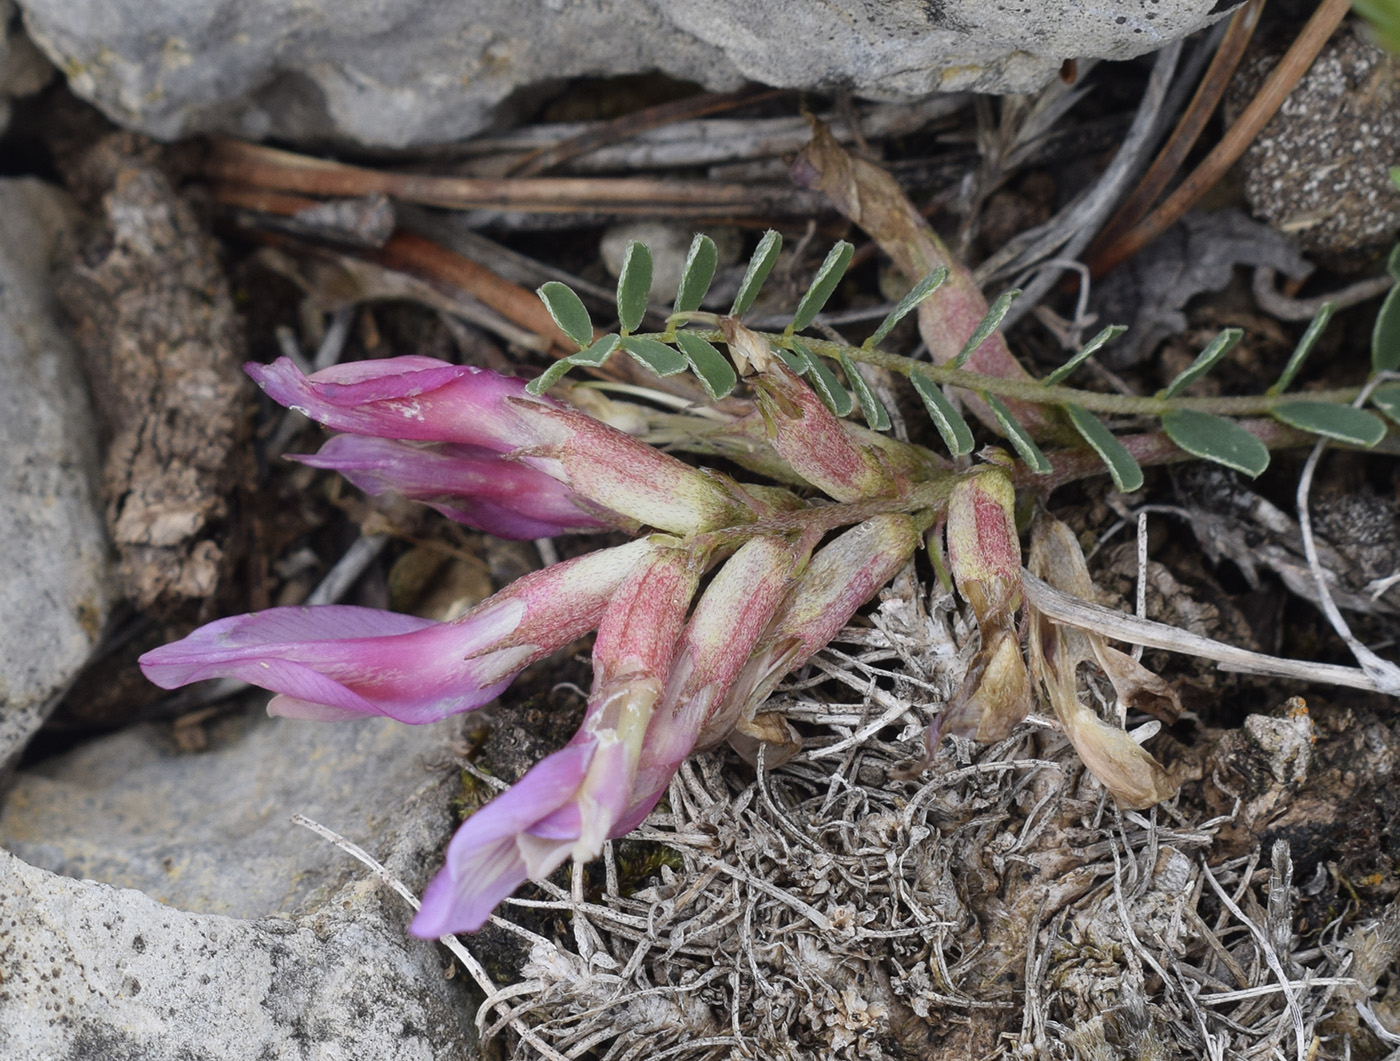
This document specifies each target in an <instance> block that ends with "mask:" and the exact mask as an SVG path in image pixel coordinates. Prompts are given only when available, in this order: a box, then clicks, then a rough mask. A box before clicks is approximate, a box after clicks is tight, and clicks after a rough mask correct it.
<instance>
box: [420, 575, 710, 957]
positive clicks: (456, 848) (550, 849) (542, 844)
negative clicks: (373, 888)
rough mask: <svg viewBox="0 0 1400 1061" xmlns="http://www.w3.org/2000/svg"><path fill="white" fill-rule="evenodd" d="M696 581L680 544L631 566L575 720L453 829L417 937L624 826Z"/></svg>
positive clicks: (440, 931) (477, 918) (485, 906)
mask: <svg viewBox="0 0 1400 1061" xmlns="http://www.w3.org/2000/svg"><path fill="white" fill-rule="evenodd" d="M699 574H700V569H699V563H698V562H697V561H696V560H695V558H693V557H692V556H691V555H689V554H688V553H686V552H684V551H682V550H678V549H666V548H659V549H658V550H657V552H656V553H654V554H653V556H652V557H651V559H650V560H649V562H646V563H642V564H639V565H637V566H636V567H635V568H633V570H632V573H631V575H630V576H629V577H628V579H627V581H626V582H625V584H624V585H623V586H622V587H621V588H620V589H618V591H617V593H616V594H615V596H614V597H613V600H612V601H611V603H609V605H608V607H607V610H606V612H605V613H604V615H603V618H602V622H601V625H600V626H599V628H598V639H597V641H596V642H595V644H594V649H593V690H592V693H591V695H590V696H589V700H588V713H587V714H586V715H585V717H584V721H583V725H582V726H581V727H580V728H579V731H578V733H577V734H575V736H574V738H573V740H571V741H570V742H569V743H568V745H566V746H565V747H564V748H562V749H561V750H560V751H557V752H555V753H554V754H553V755H549V756H547V757H546V758H544V759H543V760H541V761H540V762H539V763H537V764H536V765H535V766H533V767H531V769H530V770H529V771H527V772H526V774H525V776H524V777H522V778H521V779H520V781H518V782H517V783H516V784H515V785H514V786H513V787H512V788H511V789H509V790H508V791H507V792H504V793H502V794H501V795H500V796H497V797H496V798H495V799H494V800H492V801H491V802H490V803H488V804H487V805H486V806H485V807H483V808H482V809H481V810H479V811H477V812H476V813H475V814H473V815H472V816H471V817H470V818H468V819H467V820H466V822H465V823H463V825H462V827H461V828H460V829H459V830H457V834H456V835H455V836H454V837H453V838H452V842H451V843H450V844H449V845H448V848H447V864H446V866H445V867H444V868H443V869H442V871H441V872H440V873H438V875H437V876H436V877H435V878H433V880H432V882H431V883H430V884H429V885H428V888H427V890H426V891H425V892H424V893H423V906H422V908H421V909H420V910H419V911H418V916H417V917H415V918H414V920H413V924H412V926H411V927H410V931H411V932H412V933H413V934H414V935H415V936H420V937H423V938H425V939H433V938H436V937H438V936H443V935H447V934H449V933H456V932H473V931H475V930H476V929H478V928H480V927H481V926H482V925H483V924H484V923H485V922H486V919H487V918H488V917H489V916H490V915H491V911H492V910H493V909H495V907H496V904H498V903H499V902H500V901H501V900H502V899H504V898H505V897H506V896H508V895H509V894H510V893H511V892H513V891H514V890H515V889H516V888H518V887H519V886H520V885H521V884H522V883H524V882H525V881H526V880H527V879H534V880H540V879H543V878H544V877H547V876H548V875H549V874H550V873H553V872H554V870H555V869H557V868H558V867H559V866H560V865H562V864H563V862H564V861H565V860H566V859H568V858H569V857H570V856H573V857H576V858H581V859H587V858H595V857H596V856H597V855H598V854H599V853H600V852H601V851H602V847H603V841H604V840H606V839H607V838H608V837H609V836H617V835H621V834H622V833H623V832H626V831H628V830H630V829H631V828H632V826H633V821H632V818H631V816H629V814H628V811H629V810H630V809H631V807H632V803H633V789H634V785H635V782H636V777H637V767H638V763H639V761H640V760H641V758H642V754H643V747H644V741H645V739H646V737H647V731H648V727H649V725H650V723H651V720H652V717H653V713H654V712H655V710H656V708H657V706H658V704H659V703H660V701H661V697H662V693H663V689H664V683H665V679H666V675H667V674H668V673H669V671H670V669H671V662H672V659H673V657H674V654H675V651H676V643H677V640H678V638H679V637H680V633H681V627H682V624H683V623H684V621H685V614H686V610H687V608H688V606H689V603H690V598H691V595H692V594H693V593H694V592H695V586H696V582H697V580H698V578H699Z"/></svg>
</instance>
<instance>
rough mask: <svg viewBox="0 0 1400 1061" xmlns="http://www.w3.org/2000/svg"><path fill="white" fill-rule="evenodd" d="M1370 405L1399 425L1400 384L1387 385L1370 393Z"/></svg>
mask: <svg viewBox="0 0 1400 1061" xmlns="http://www.w3.org/2000/svg"><path fill="white" fill-rule="evenodd" d="M1371 404H1372V405H1374V406H1375V407H1376V408H1377V409H1379V410H1380V411H1381V412H1383V413H1385V415H1386V416H1388V417H1390V418H1391V419H1392V420H1394V421H1395V422H1396V423H1397V424H1400V384H1397V383H1387V384H1385V385H1384V386H1381V387H1377V388H1376V389H1375V390H1374V391H1372V392H1371Z"/></svg>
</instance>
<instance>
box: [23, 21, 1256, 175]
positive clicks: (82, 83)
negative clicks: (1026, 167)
mask: <svg viewBox="0 0 1400 1061" xmlns="http://www.w3.org/2000/svg"><path fill="white" fill-rule="evenodd" d="M20 6H21V7H22V8H23V9H24V12H25V20H26V25H27V26H28V28H29V32H30V34H31V35H32V36H33V38H34V39H35V41H36V42H38V44H39V45H40V47H42V48H43V49H44V50H45V51H46V52H47V53H48V55H49V56H50V57H51V58H52V59H53V60H54V62H55V63H57V64H58V65H59V67H60V68H61V69H62V70H64V71H65V72H66V73H67V75H68V78H69V83H70V84H71V85H72V87H73V89H74V91H76V92H77V93H78V94H79V95H81V96H83V97H85V98H87V99H90V100H92V101H93V102H94V103H96V104H97V105H98V106H99V107H101V108H102V109H103V110H104V111H106V112H107V114H108V115H110V116H111V117H112V118H113V119H114V120H115V121H117V122H120V123H122V124H123V125H126V126H129V127H131V128H136V129H140V130H142V131H145V132H148V133H150V134H152V135H154V136H157V137H161V138H167V139H168V138H175V137H179V136H184V135H188V134H190V133H196V132H222V133H228V134H232V135H236V136H243V137H249V138H254V139H260V138H264V137H279V138H282V139H286V140H301V141H305V140H311V139H317V138H333V139H343V140H349V141H354V142H358V143H361V144H365V145H371V146H376V147H405V146H408V145H412V144H429V143H443V142H448V141H452V140H457V139H461V138H462V137H465V136H468V135H470V134H472V133H474V132H476V131H478V130H480V129H483V128H485V127H487V126H488V125H489V124H491V123H492V122H493V121H494V120H496V119H497V118H498V117H499V116H500V115H499V114H498V111H499V109H500V108H501V106H502V104H503V103H505V102H506V101H508V100H510V99H511V98H512V97H514V96H516V94H518V93H520V92H522V91H523V90H524V91H526V94H527V96H528V94H529V93H528V90H531V89H548V88H549V87H550V86H552V85H557V84H558V83H559V79H562V78H568V77H574V76H578V75H589V76H597V75H617V74H630V73H636V72H639V71H648V70H660V71H662V72H664V73H666V74H669V75H671V76H673V77H677V78H682V79H688V80H692V81H697V82H699V83H701V84H703V85H705V86H707V87H710V88H716V89H723V88H734V87H736V86H737V85H739V84H741V83H742V82H744V81H745V80H751V81H757V82H761V83H764V84H769V85H777V86H783V87H792V88H806V89H845V90H849V91H851V92H853V93H855V94H857V95H860V96H866V97H870V98H873V99H885V100H894V99H911V98H917V97H920V96H924V95H927V94H929V93H931V92H939V91H962V90H973V91H983V92H989V91H990V92H1023V91H1029V90H1031V89H1034V88H1036V87H1038V86H1040V85H1041V84H1043V83H1045V81H1047V80H1048V79H1049V78H1050V77H1051V76H1053V75H1054V73H1055V71H1056V70H1058V69H1059V68H1060V66H1061V64H1062V63H1063V62H1064V60H1066V59H1070V58H1104V59H1125V58H1130V57H1132V56H1135V55H1140V54H1142V53H1144V52H1147V51H1151V50H1153V49H1155V48H1159V47H1161V46H1162V45H1164V44H1166V43H1168V42H1169V41H1172V40H1176V39H1177V38H1179V37H1182V36H1184V35H1185V34H1188V33H1191V32H1193V31H1195V30H1197V29H1199V28H1201V27H1202V26H1203V25H1205V24H1207V23H1209V22H1210V21H1212V20H1213V19H1214V18H1216V17H1218V16H1219V15H1221V14H1224V13H1225V12H1227V11H1228V10H1230V9H1232V8H1233V7H1234V6H1236V5H1235V4H1232V3H1230V2H1228V0H1036V2H1035V3H1031V2H1029V0H1026V2H1024V3H1019V4H1013V3H1003V2H996V0H758V2H756V0H594V2H590V3H565V2H564V0H474V2H472V3H465V4H464V3H461V2H460V0H359V2H356V3H350V2H348V0H320V2H318V3H306V2H304V0H20Z"/></svg>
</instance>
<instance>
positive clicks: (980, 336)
mask: <svg viewBox="0 0 1400 1061" xmlns="http://www.w3.org/2000/svg"><path fill="white" fill-rule="evenodd" d="M1020 297H1021V292H1020V291H1019V290H1018V289H1017V288H1012V289H1011V290H1010V291H1003V292H1002V293H1001V294H1000V295H998V296H997V300H996V301H995V302H993V303H992V308H991V309H989V310H987V315H986V316H985V317H983V318H982V322H981V323H980V324H978V325H977V327H976V328H974V329H973V332H972V334H971V335H969V336H968V337H967V342H965V343H963V348H962V349H961V350H959V351H958V356H957V357H955V358H953V360H952V361H950V362H949V364H951V365H952V366H953V367H954V368H962V367H963V365H965V364H967V359H968V358H969V357H971V356H972V355H973V353H975V352H976V350H977V348H978V347H979V346H981V345H982V344H983V343H984V342H986V341H987V336H989V335H991V334H992V332H994V331H996V330H997V326H998V325H999V324H1001V322H1002V318H1004V317H1005V316H1006V311H1007V310H1009V309H1010V308H1011V303H1013V302H1015V301H1016V300H1017V299H1018V298H1020Z"/></svg>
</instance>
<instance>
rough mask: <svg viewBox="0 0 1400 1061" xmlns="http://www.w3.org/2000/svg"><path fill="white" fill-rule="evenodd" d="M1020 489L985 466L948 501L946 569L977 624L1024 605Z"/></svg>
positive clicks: (954, 492) (997, 469) (953, 493)
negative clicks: (1017, 509)
mask: <svg viewBox="0 0 1400 1061" xmlns="http://www.w3.org/2000/svg"><path fill="white" fill-rule="evenodd" d="M1015 506H1016V491H1015V488H1014V487H1012V485H1011V479H1010V478H1009V477H1008V476H1007V474H1006V472H1004V471H1003V470H1001V469H1000V468H996V467H987V466H984V467H982V468H979V469H978V470H977V471H975V472H973V473H972V474H971V475H969V476H968V477H967V478H965V479H963V480H962V481H961V482H959V483H958V484H957V485H956V486H954V487H953V491H952V494H951V495H950V496H949V498H948V526H947V539H948V566H949V568H950V569H951V570H952V574H953V581H954V582H956V583H957V587H958V592H959V593H961V594H962V597H963V599H964V600H966V601H967V602H968V604H970V605H972V610H973V613H974V614H975V615H976V616H977V622H978V623H979V624H982V623H986V622H989V621H994V620H998V621H999V620H1000V619H1001V617H1003V616H1007V615H1010V613H1012V612H1014V611H1015V610H1016V609H1017V608H1018V607H1019V606H1020V604H1021V541H1020V539H1019V538H1018V537H1017V534H1016V515H1015Z"/></svg>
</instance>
